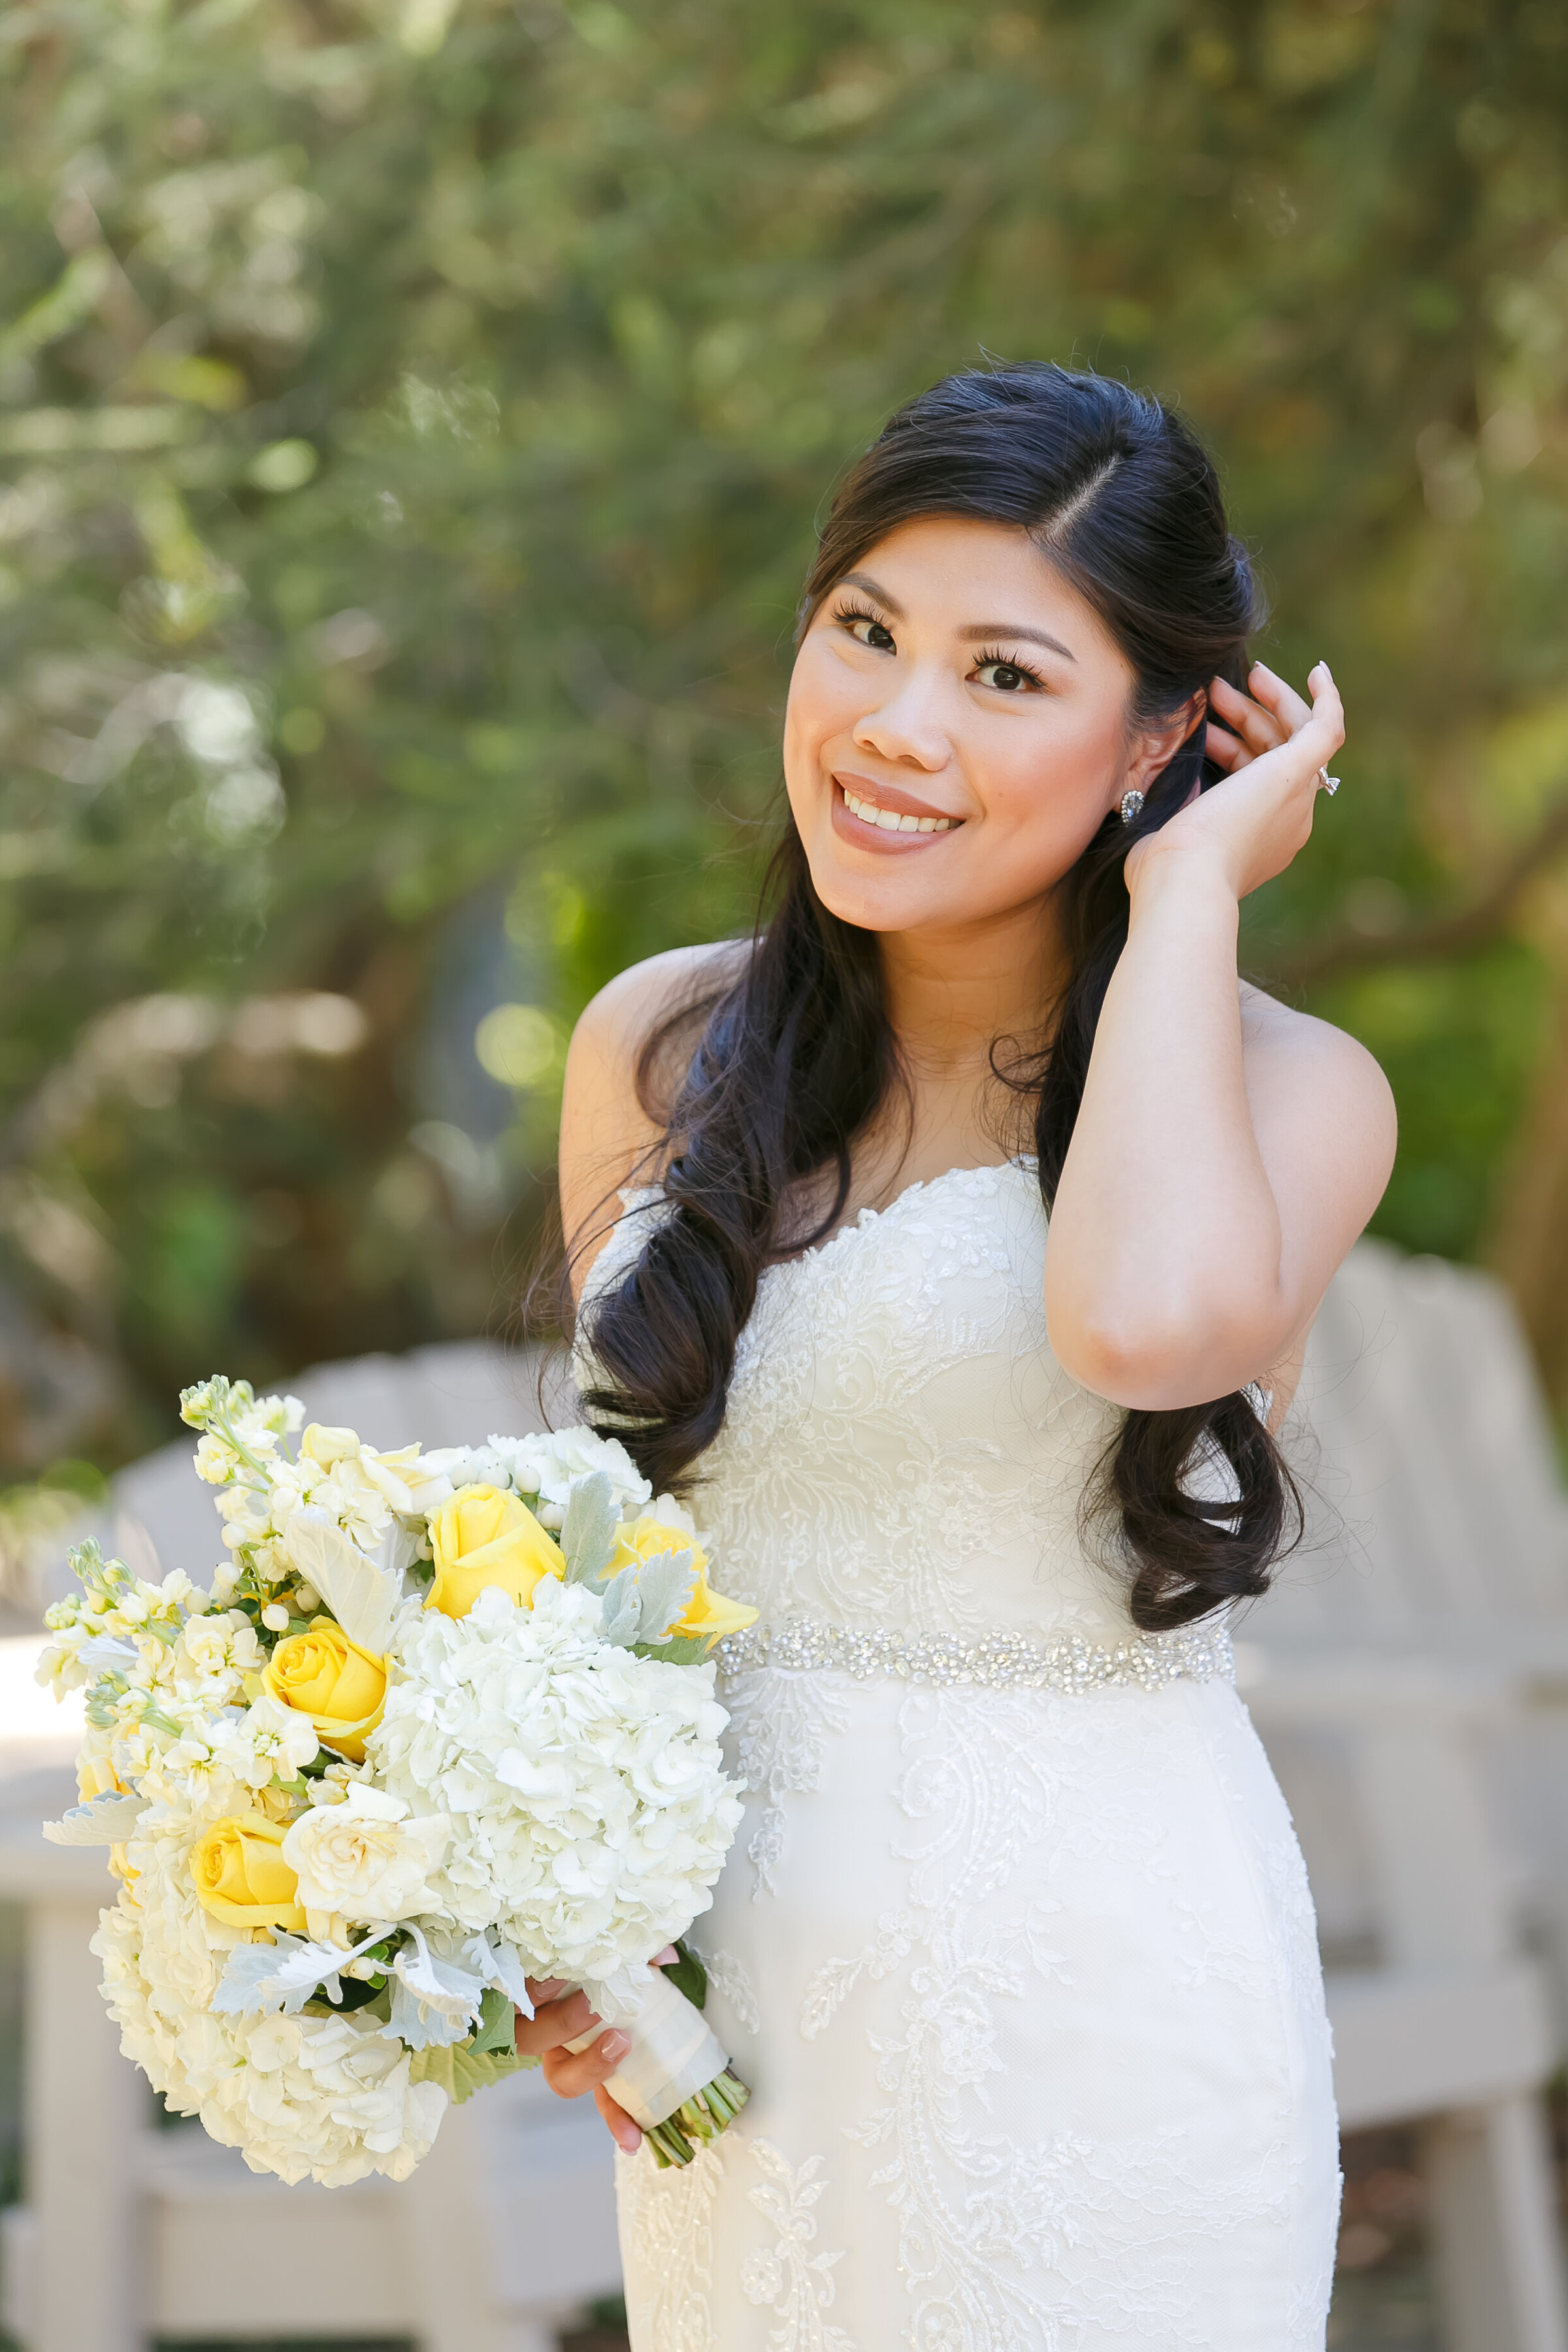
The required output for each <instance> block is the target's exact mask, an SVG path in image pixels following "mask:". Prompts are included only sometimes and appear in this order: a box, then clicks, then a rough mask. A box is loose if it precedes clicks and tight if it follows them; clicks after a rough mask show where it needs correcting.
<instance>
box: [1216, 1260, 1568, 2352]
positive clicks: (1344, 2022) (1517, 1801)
mask: <svg viewBox="0 0 1568 2352" xmlns="http://www.w3.org/2000/svg"><path fill="white" fill-rule="evenodd" d="M1300 1403H1301V1410H1300V1412H1299V1413H1298V1414H1296V1415H1293V1416H1292V1420H1293V1423H1294V1424H1295V1426H1294V1429H1293V1433H1292V1451H1293V1453H1294V1454H1295V1458H1296V1461H1297V1463H1298V1465H1299V1468H1300V1475H1301V1478H1302V1481H1303V1484H1304V1486H1305V1488H1306V1492H1307V1496H1308V1501H1309V1534H1308V1540H1307V1543H1306V1545H1305V1546H1304V1548H1303V1549H1302V1551H1301V1552H1300V1553H1299V1554H1298V1555H1297V1556H1296V1558H1295V1559H1293V1560H1292V1561H1291V1562H1290V1563H1289V1565H1288V1566H1287V1567H1286V1568H1285V1570H1283V1572H1282V1574H1281V1576H1280V1580H1279V1586H1278V1589H1277V1591H1275V1592H1274V1593H1273V1594H1271V1595H1270V1596H1269V1598H1268V1600H1267V1601H1264V1602H1263V1603H1262V1604H1260V1605H1259V1606H1258V1608H1256V1609H1255V1610H1254V1611H1252V1612H1250V1613H1249V1614H1248V1615H1247V1618H1246V1619H1245V1621H1244V1622H1242V1623H1241V1624H1239V1625H1238V1626H1237V1636H1238V1664H1239V1678H1240V1681H1241V1685H1242V1688H1243V1692H1244V1695H1245V1696H1246V1697H1247V1701H1248V1704H1249V1706H1251V1709H1252V1713H1253V1717H1254V1720H1255V1721H1256V1722H1257V1724H1258V1729H1259V1731H1260V1732H1261V1734H1262V1736H1263V1738H1264V1740H1265V1742H1266V1744H1267V1746H1268V1751H1269V1756H1270V1759H1271V1761H1272V1762H1273V1764H1274V1767H1275V1769H1276V1771H1277V1772H1278V1774H1279V1779H1280V1781H1281V1784H1282V1786H1283V1788H1284V1790H1285V1793H1286V1796H1287V1798H1288V1799H1289V1802H1290V1805H1291V1809H1292V1811H1293V1812H1294V1814H1295V1816H1296V1822H1297V1827H1298V1830H1299V1831H1300V1836H1301V1841H1302V1845H1303V1849H1304V1851H1305V1853H1306V1855H1307V1863H1308V1870H1309V1874H1310V1877H1311V1881H1312V1888H1313V1894H1314V1896H1315V1899H1316V1901H1317V1905H1318V1913H1319V1926H1320V1933H1321V1938H1322V1944H1323V1950H1324V1958H1325V1962H1326V1964H1327V1970H1328V1985H1329V2008H1330V2014H1331V2019H1332V2021H1333V2026H1334V2037H1335V2048H1336V2056H1335V2084H1336V2088H1337V2091H1338V2094H1339V2099H1340V2108H1341V2116H1342V2122H1343V2124H1344V2126H1345V2128H1346V2129H1347V2130H1355V2129H1357V2128H1360V2127H1362V2126H1372V2125H1381V2124H1413V2125H1415V2126H1417V2127H1418V2133H1419V2145H1420V2148H1421V2159H1422V2164H1423V2169H1424V2171H1425V2173H1426V2184H1427V2192H1428V2200H1429V2210H1430V2215H1431V2222H1432V2239H1433V2253H1434V2260H1435V2266H1436V2274H1437V2281H1438V2286H1439V2292H1440V2295H1441V2301H1442V2307H1443V2315H1444V2326H1445V2336H1444V2341H1445V2344H1446V2346H1447V2347H1450V2352H1564V2347H1568V2300H1565V2296H1564V2289H1563V2265H1562V2257H1561V2252H1560V2248H1559V2239H1558V2227H1557V2221H1556V2213H1555V2197H1554V2194H1553V2185H1552V2168H1551V2162H1550V2150H1549V2146H1548V2137H1547V2130H1546V2123H1545V2117H1544V2113H1543V2109H1542V2099H1541V2089H1542V2084H1544V2083H1545V2082H1546V2081H1547V2079H1548V2078H1549V2077H1550V2075H1551V2074H1552V2072H1553V2071H1554V2069H1555V2067H1556V2065H1557V2063H1558V2061H1559V2058H1560V2056H1561V2054H1562V2053H1563V2051H1564V2049H1565V2048H1568V2034H1565V2032H1564V2018H1565V2017H1568V2001H1565V2000H1564V1999H1563V1993H1564V1990H1565V1989H1568V1934H1565V1933H1564V1930H1565V1928H1568V1822H1565V1820H1564V1817H1563V1816H1564V1806H1563V1798H1564V1795H1565V1794H1568V1706H1564V1705H1563V1702H1564V1700H1565V1699H1568V1503H1565V1501H1564V1497H1563V1490H1562V1486H1561V1483H1560V1480H1559V1475H1558V1471H1557V1464H1556V1454H1555V1446H1554V1443H1553V1440H1552V1431H1551V1427H1550V1423H1549V1422H1548V1420H1547V1416H1546V1412H1545V1410H1544V1407H1543V1404H1542V1400H1541V1396H1540V1391H1539V1387H1538V1384H1537V1382H1536V1380H1535V1376H1534V1371H1533V1368H1532V1366H1531V1362H1530V1359H1529V1357H1528V1354H1527V1352H1526V1349H1525V1347H1524V1343H1523V1340H1522V1338H1521V1333H1520V1330H1519V1327H1518V1323H1517V1320H1516V1318H1515V1317H1514V1315H1513V1312H1512V1309H1511V1307H1510V1303H1509V1301H1508V1298H1507V1297H1506V1295H1505V1294H1504V1292H1503V1291H1502V1289H1501V1287H1500V1286H1499V1285H1498V1284H1497V1283H1495V1282H1493V1281H1492V1280H1491V1279H1490V1278H1489V1277H1488V1276H1485V1275H1483V1274H1479V1273H1478V1272H1476V1271H1474V1270H1473V1269H1470V1268H1465V1267H1458V1266H1453V1265H1447V1264H1445V1263H1443V1262H1441V1261H1439V1260H1435V1259H1425V1258H1415V1259H1409V1258H1405V1257H1402V1256H1401V1255H1399V1254H1398V1253H1397V1252H1395V1251H1394V1250H1391V1249H1389V1248H1387V1247H1386V1246H1384V1245H1381V1244H1376V1243H1363V1244H1362V1245H1361V1246H1360V1247H1359V1248H1358V1249H1357V1250H1355V1251H1354V1252H1353V1253H1352V1256H1351V1258H1350V1260H1349V1262H1348V1263H1347V1265H1345V1266H1344V1268H1343V1269H1342V1272H1341V1273H1340V1275H1339V1276H1337V1278H1336V1280H1335V1282H1334V1285H1333V1286H1332V1288H1331V1291H1330V1294H1329V1297H1328V1298H1327V1299H1326V1300H1325V1302H1324V1306H1323V1310H1322V1313H1321V1316H1320V1318H1319V1321H1318V1325H1317V1328H1316V1329H1315V1330H1314V1332H1313V1334H1312V1338H1311V1341H1310V1348H1309V1351H1308V1360H1307V1368H1306V1371H1305V1375H1304V1378H1303V1381H1302V1387H1301V1399H1300Z"/></svg>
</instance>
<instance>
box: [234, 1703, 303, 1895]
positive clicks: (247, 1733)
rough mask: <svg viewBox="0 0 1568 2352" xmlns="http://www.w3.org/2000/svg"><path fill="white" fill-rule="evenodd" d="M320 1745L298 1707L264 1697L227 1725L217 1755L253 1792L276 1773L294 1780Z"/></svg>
mask: <svg viewBox="0 0 1568 2352" xmlns="http://www.w3.org/2000/svg"><path fill="white" fill-rule="evenodd" d="M319 1745H320V1743H319V1741H318V1740H317V1738H316V1733H315V1728H314V1727H313V1726H312V1724H311V1723H310V1718H309V1717H307V1716H304V1715H302V1714H301V1713H300V1710H299V1708H298V1707H292V1706H282V1705H281V1704H280V1703H279V1701H278V1700H277V1699H275V1698H268V1697H266V1696H262V1697H261V1698H257V1699H252V1701H251V1703H250V1705H249V1706H247V1708H246V1710H245V1713H244V1714H243V1715H242V1716H240V1717H238V1718H237V1720H230V1721H227V1722H226V1723H225V1724H224V1726H223V1728H222V1730H221V1731H220V1732H219V1734H218V1736H217V1738H216V1742H215V1752H216V1754H217V1755H218V1756H219V1757H221V1758H222V1759H223V1760H224V1762H225V1763H226V1765H227V1766H228V1769H229V1770H230V1771H231V1772H232V1773H233V1774H234V1776H235V1778H236V1780H243V1781H245V1782H246V1783H247V1786H248V1787H250V1788H252V1789H265V1788H266V1786H267V1784H268V1781H269V1780H271V1779H272V1776H273V1774H274V1773H276V1774H277V1776H278V1778H279V1780H293V1779H295V1778H296V1776H297V1775H298V1773H299V1771H300V1767H301V1765H305V1764H309V1763H310V1760H311V1759H312V1758H313V1756H314V1755H315V1753H316V1749H317V1748H318V1746H319ZM300 1900H301V1902H302V1901H303V1900H304V1897H303V1896H301V1897H300Z"/></svg>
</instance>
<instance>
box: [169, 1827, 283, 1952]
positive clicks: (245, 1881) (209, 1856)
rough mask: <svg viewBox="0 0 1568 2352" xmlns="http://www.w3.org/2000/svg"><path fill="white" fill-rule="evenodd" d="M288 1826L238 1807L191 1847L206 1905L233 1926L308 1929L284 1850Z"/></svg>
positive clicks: (199, 1897)
mask: <svg viewBox="0 0 1568 2352" xmlns="http://www.w3.org/2000/svg"><path fill="white" fill-rule="evenodd" d="M283 1837H284V1829H283V1826H282V1825H281V1824H279V1822H269V1821H268V1818H267V1816H266V1814H265V1813H239V1814H237V1815H236V1816H234V1817H233V1818H232V1819H230V1820H228V1821H225V1822H215V1823H214V1825H213V1827H212V1828H211V1829H210V1830H208V1832H207V1833H206V1835H205V1837H204V1838H202V1839H200V1840H198V1842H197V1843H196V1844H195V1845H194V1846H193V1847H192V1848H191V1876H192V1877H193V1878H194V1879H195V1882H196V1900H197V1902H198V1903H199V1904H200V1905H201V1906H202V1909H203V1910H204V1911H210V1912H211V1913H212V1915H213V1917H214V1918H215V1919H221V1920H222V1921H223V1922H224V1924H225V1925H226V1927H287V1928H289V1930H290V1932H291V1933H293V1934H294V1935H301V1934H303V1932H304V1929H305V1914H304V1910H303V1908H302V1907H301V1906H300V1904H299V1903H297V1902H296V1901H295V1899H294V1890H295V1887H296V1885H297V1884H298V1881H297V1880H296V1878H295V1875H294V1873H293V1872H292V1871H291V1870H290V1869H289V1865H288V1864H287V1863H286V1862H285V1861H284V1859H283V1857H282V1855H281V1853H279V1846H280V1845H281V1844H282V1843H283Z"/></svg>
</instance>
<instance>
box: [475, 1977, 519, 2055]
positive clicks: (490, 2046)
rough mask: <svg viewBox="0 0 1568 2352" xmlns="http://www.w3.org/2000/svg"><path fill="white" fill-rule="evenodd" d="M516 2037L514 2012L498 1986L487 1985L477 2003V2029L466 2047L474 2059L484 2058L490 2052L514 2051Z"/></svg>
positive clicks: (515, 2013) (515, 2014)
mask: <svg viewBox="0 0 1568 2352" xmlns="http://www.w3.org/2000/svg"><path fill="white" fill-rule="evenodd" d="M516 2036H517V2011H516V2010H515V2009H513V2007H512V2005H511V2002H510V2000H508V1998H507V1996H506V1994H505V1993H504V1992H502V1990H501V1989H500V1986H499V1985H487V1986H486V1987H485V1992H484V1998H483V2000H481V2001H480V2003H479V2027H478V2030H477V2031H476V2032H474V2033H473V2034H472V2035H471V2036H470V2038H469V2041H468V2045H467V2046H468V2048H469V2049H470V2050H472V2052H473V2053H474V2056H475V2057H476V2058H484V2057H488V2056H489V2053H490V2052H491V2051H492V2050H503V2051H506V2050H512V2049H514V2048H515V2045H516Z"/></svg>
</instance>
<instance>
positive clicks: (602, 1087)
mask: <svg viewBox="0 0 1568 2352" xmlns="http://www.w3.org/2000/svg"><path fill="white" fill-rule="evenodd" d="M749 951H750V943H749V942H748V941H745V940H716V941H714V942H713V943H712V944H711V945H710V946H706V947H693V948H671V949H670V950H668V951H667V952H666V953H665V954H663V955H657V956H649V957H648V958H647V960H646V961H644V962H642V963H636V964H632V965H630V966H628V968H627V969H626V971H622V972H617V973H616V977H615V979H614V980H612V981H609V982H606V983H605V986H604V987H603V988H602V989H600V991H599V992H598V994H597V995H596V996H595V998H594V999H593V1000H592V1002H591V1003H589V1004H588V1005H587V1006H586V1007H585V1008H584V1012H583V1013H582V1015H581V1017H580V1018H579V1020H578V1023H577V1025H576V1027H575V1028H574V1031H573V1033H572V1044H571V1047H570V1049H569V1051H568V1053H567V1056H566V1083H565V1090H564V1094H563V1099H562V1105H561V1159H560V1171H561V1219H562V1224H563V1229H564V1232H565V1234H566V1241H567V1247H568V1249H569V1250H570V1251H571V1253H572V1256H573V1262H574V1263H573V1273H574V1282H575V1283H577V1284H579V1285H580V1283H581V1279H582V1277H583V1276H584V1275H585V1274H586V1272H587V1270H588V1267H589V1266H590V1265H592V1264H593V1261H594V1259H595V1256H596V1255H597V1254H598V1251H599V1248H600V1247H601V1246H602V1244H603V1243H604V1241H605V1237H606V1236H607V1234H608V1233H609V1229H610V1226H611V1225H612V1224H613V1223H614V1222H615V1217H616V1213H617V1208H618V1202H617V1198H616V1196H617V1194H618V1193H619V1192H620V1190H621V1189H622V1187H623V1186H626V1185H628V1184H631V1183H646V1182H650V1181H654V1180H655V1179H656V1178H657V1176H658V1152H659V1148H660V1146H661V1144H662V1141H663V1136H664V1129H663V1126H662V1123H661V1122H660V1120H659V1119H658V1117H657V1116H656V1113H657V1109H658V1104H657V1103H655V1104H654V1105H653V1106H649V1105H648V1104H646V1103H645V1102H644V1101H643V1100H642V1098H641V1092H640V1089H639V1087H638V1066H639V1063H640V1062H641V1059H642V1054H643V1048H644V1046H645V1045H647V1041H648V1039H649V1038H650V1037H652V1036H653V1035H654V1034H655V1033H656V1031H658V1029H659V1028H661V1027H662V1026H663V1024H665V1023H666V1022H668V1021H670V1020H671V1019H678V1018H679V1014H680V1013H682V1012H684V1011H686V1010H687V1009H689V1008H690V1009H692V1010H693V1012H694V1013H695V1010H696V1008H698V1007H700V1005H702V1004H704V1003H707V1002H708V1000H709V999H710V998H711V997H712V996H713V995H714V994H715V992H717V991H719V990H721V989H722V988H725V987H727V986H728V985H729V983H730V982H731V980H732V979H734V978H735V977H736V976H737V975H738V974H739V972H740V971H742V970H743V968H744V964H745V960H746V957H747V955H748V953H749ZM688 1051H689V1040H688V1039H686V1038H685V1037H684V1036H683V1035H681V1034H678V1035H677V1036H676V1037H675V1038H673V1039H672V1041H671V1055H670V1066H669V1068H668V1070H666V1071H657V1070H656V1071H655V1072H654V1073H653V1076H654V1079H655V1085H656V1088H657V1092H658V1094H659V1095H661V1096H662V1095H668V1094H669V1093H672V1092H673V1090H674V1088H675V1087H676V1086H677V1085H679V1078H680V1075H681V1067H682V1066H683V1065H684V1055H685V1053H686V1052H688Z"/></svg>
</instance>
